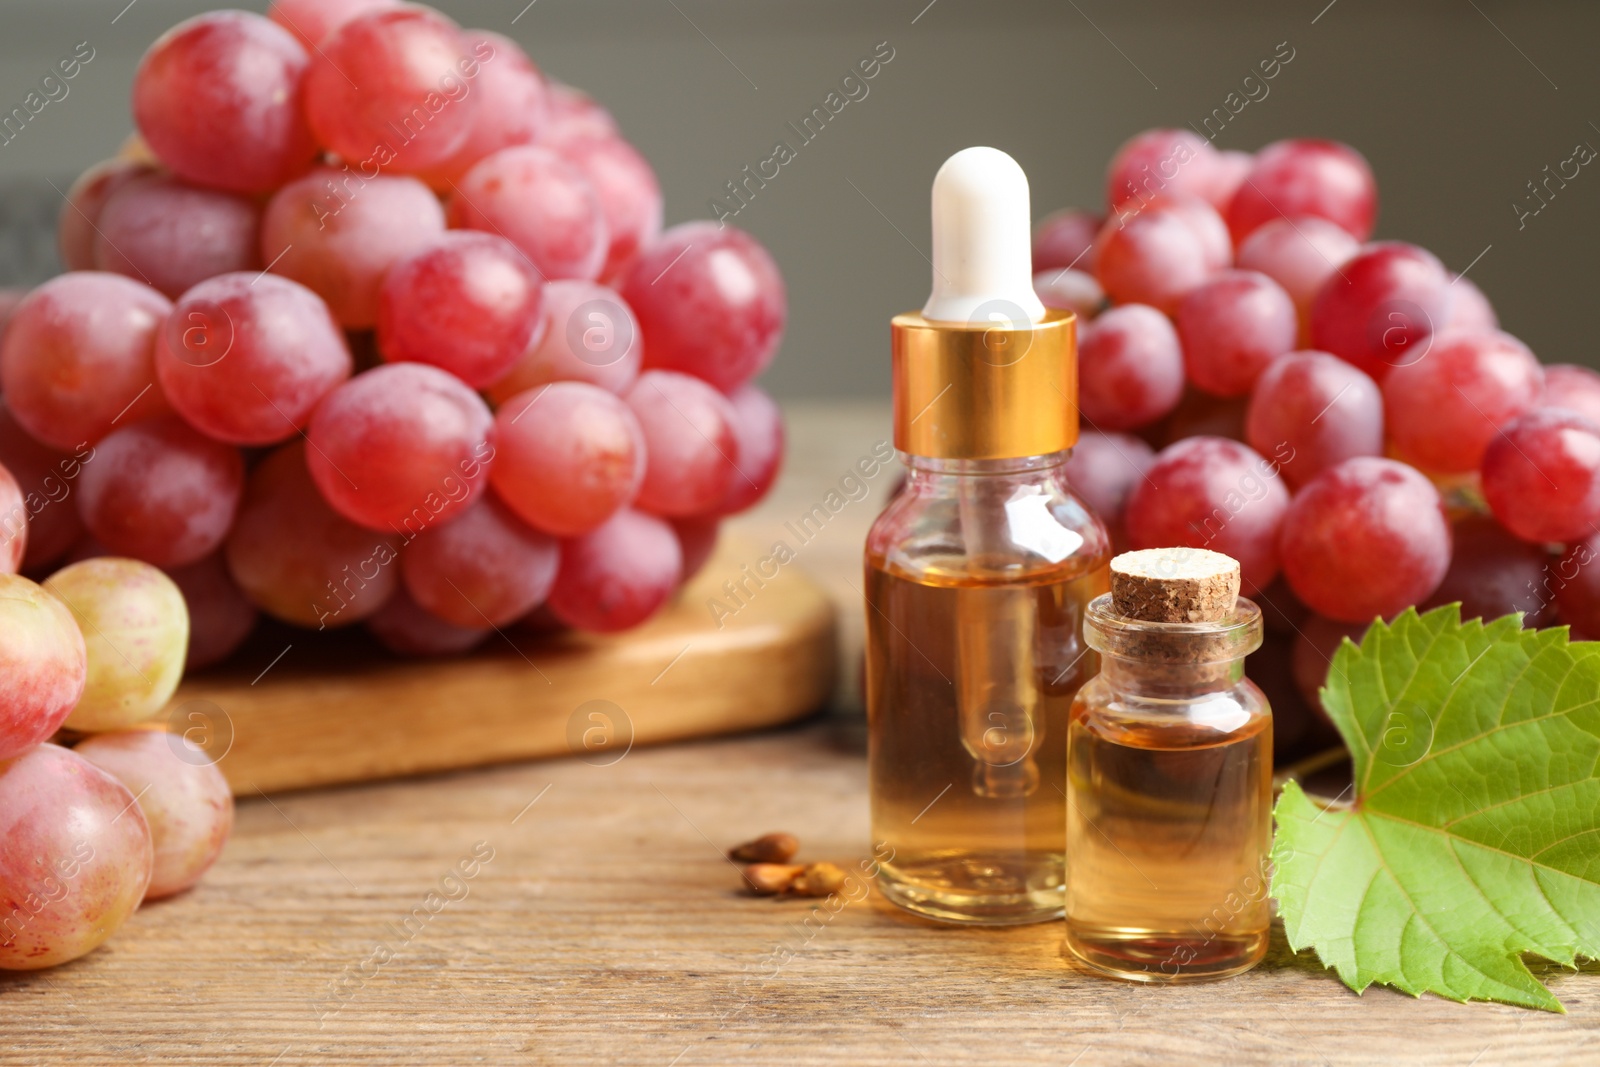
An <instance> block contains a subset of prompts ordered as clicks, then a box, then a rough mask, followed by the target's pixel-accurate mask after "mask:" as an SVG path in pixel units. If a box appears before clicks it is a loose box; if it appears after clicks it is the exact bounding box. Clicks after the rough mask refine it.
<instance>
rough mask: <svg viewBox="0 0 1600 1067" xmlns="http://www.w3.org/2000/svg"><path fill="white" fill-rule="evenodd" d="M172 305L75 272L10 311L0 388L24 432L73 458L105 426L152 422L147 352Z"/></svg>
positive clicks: (154, 407) (142, 288) (158, 395)
mask: <svg viewBox="0 0 1600 1067" xmlns="http://www.w3.org/2000/svg"><path fill="white" fill-rule="evenodd" d="M171 310H172V305H171V303H169V302H168V301H167V298H166V297H164V296H162V295H161V294H160V293H158V292H156V291H155V290H154V289H152V288H150V287H149V286H147V285H145V284H143V283H142V282H136V281H134V280H133V279H131V278H124V277H122V276H120V275H117V274H102V273H100V272H98V271H74V272H73V273H71V274H63V275H61V276H59V277H56V278H52V279H51V280H50V281H48V282H45V283H44V284H43V285H41V286H39V287H38V288H37V289H35V290H33V292H31V293H29V294H28V295H27V297H26V298H24V299H23V301H22V303H21V304H19V305H18V306H17V310H16V312H15V313H14V314H13V315H12V316H11V322H10V323H9V324H8V325H7V326H6V332H5V340H4V342H3V343H0V388H3V389H4V392H5V398H6V404H7V406H8V407H10V409H11V413H12V414H13V415H15V416H16V418H17V421H18V422H19V423H21V424H22V427H23V429H25V430H27V431H28V433H29V434H30V435H31V436H33V437H34V438H35V439H37V440H39V441H42V442H43V443H45V444H47V445H50V446H51V447H54V448H59V449H63V450H65V451H68V452H76V451H78V450H80V448H81V447H83V446H86V445H90V444H93V443H94V442H96V441H98V440H100V438H102V437H104V436H105V435H106V434H108V433H110V432H111V431H112V430H113V429H114V428H116V427H117V426H121V425H127V424H129V423H134V422H138V421H140V420H141V419H147V418H150V417H151V416H153V415H159V414H161V413H162V412H164V411H166V410H167V402H166V399H165V397H164V396H163V395H162V391H161V389H160V388H159V387H158V386H157V385H156V376H155V367H154V363H153V356H152V351H153V349H154V346H155V340H156V334H157V332H158V330H159V328H160V326H161V324H162V322H163V321H164V320H165V319H166V317H167V313H168V312H170V311H171Z"/></svg>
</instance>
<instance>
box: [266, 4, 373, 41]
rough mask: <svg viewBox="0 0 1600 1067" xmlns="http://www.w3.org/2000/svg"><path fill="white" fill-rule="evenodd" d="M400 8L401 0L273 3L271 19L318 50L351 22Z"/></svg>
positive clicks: (270, 8)
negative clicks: (333, 34)
mask: <svg viewBox="0 0 1600 1067" xmlns="http://www.w3.org/2000/svg"><path fill="white" fill-rule="evenodd" d="M399 6H400V0H272V4H271V6H269V7H268V8H267V18H269V19H271V20H272V21H273V22H276V23H277V24H278V25H280V26H282V27H283V28H284V29H286V30H288V31H289V32H290V33H292V34H294V35H295V37H296V38H297V39H298V40H299V41H300V43H301V44H303V45H305V46H306V48H307V49H308V50H310V51H315V50H316V47H317V45H319V44H321V43H322V42H323V41H324V40H326V39H327V38H328V35H329V34H331V33H333V31H334V30H337V29H338V28H339V27H340V26H343V25H344V24H345V23H347V22H349V21H350V20H351V19H354V18H359V17H361V16H362V15H366V14H369V13H371V12H373V11H384V10H389V9H392V8H397V7H399Z"/></svg>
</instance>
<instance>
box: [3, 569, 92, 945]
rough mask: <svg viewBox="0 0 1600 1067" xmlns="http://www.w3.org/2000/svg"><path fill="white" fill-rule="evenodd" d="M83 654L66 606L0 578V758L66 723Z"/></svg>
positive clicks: (20, 581)
mask: <svg viewBox="0 0 1600 1067" xmlns="http://www.w3.org/2000/svg"><path fill="white" fill-rule="evenodd" d="M87 655H88V654H87V652H86V651H85V650H84V644H83V634H82V632H81V631H79V629H78V624H77V622H76V621H74V619H73V617H72V613H71V612H70V611H68V610H67V606H66V605H65V604H63V603H62V602H61V601H60V600H58V599H56V598H55V597H54V596H52V595H50V594H49V593H48V592H46V591H45V590H44V589H42V588H40V587H39V586H37V585H35V584H33V583H32V582H30V581H28V579H26V578H22V577H19V576H18V575H15V574H0V760H7V759H10V758H11V757H13V756H15V755H18V754H19V753H21V752H23V751H24V750H26V749H28V748H31V747H32V746H34V745H37V744H38V743H39V742H41V741H44V740H46V739H48V738H49V737H50V736H51V735H52V734H54V733H55V732H56V731H57V730H59V729H60V728H61V724H62V723H63V722H66V720H67V716H68V715H70V714H71V713H72V709H73V708H74V707H75V706H77V703H78V698H79V697H81V696H82V695H83V686H84V683H85V681H86V680H87V678H88V671H89V661H88V658H87ZM0 921H3V920H0Z"/></svg>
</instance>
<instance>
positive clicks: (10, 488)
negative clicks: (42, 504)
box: [0, 463, 28, 574]
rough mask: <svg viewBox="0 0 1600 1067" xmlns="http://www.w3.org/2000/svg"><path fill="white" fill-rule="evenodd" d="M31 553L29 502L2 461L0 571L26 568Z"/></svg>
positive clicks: (6, 572)
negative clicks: (27, 557)
mask: <svg viewBox="0 0 1600 1067" xmlns="http://www.w3.org/2000/svg"><path fill="white" fill-rule="evenodd" d="M27 554H28V502H27V500H26V498H24V496H23V495H22V486H21V485H20V484H18V482H17V479H16V477H15V476H14V475H13V474H12V473H11V472H10V471H9V470H7V469H6V466H5V464H3V463H0V574H15V573H17V571H19V570H21V569H22V559H23V557H24V556H26V555H27Z"/></svg>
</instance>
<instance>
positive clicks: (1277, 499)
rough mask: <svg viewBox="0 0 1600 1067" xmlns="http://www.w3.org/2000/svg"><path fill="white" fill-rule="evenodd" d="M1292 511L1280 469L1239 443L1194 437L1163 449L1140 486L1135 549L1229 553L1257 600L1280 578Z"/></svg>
mask: <svg viewBox="0 0 1600 1067" xmlns="http://www.w3.org/2000/svg"><path fill="white" fill-rule="evenodd" d="M1288 507H1289V491H1288V490H1287V489H1286V488H1284V485H1283V480H1282V479H1281V478H1279V477H1278V472H1277V468H1276V466H1275V465H1274V464H1272V463H1270V462H1269V461H1267V460H1266V459H1264V458H1262V457H1261V456H1260V455H1258V454H1257V453H1256V452H1254V451H1252V450H1251V449H1250V448H1248V447H1246V446H1245V445H1242V444H1240V443H1239V442H1237V441H1230V440H1227V439H1226V438H1222V437H1190V438H1187V439H1185V440H1182V441H1179V442H1177V443H1176V444H1172V445H1168V446H1167V447H1166V448H1164V449H1162V450H1161V452H1160V454H1159V455H1157V456H1156V460H1155V462H1154V463H1153V464H1151V465H1150V467H1149V469H1148V470H1146V471H1145V474H1144V477H1143V478H1141V479H1140V480H1139V482H1138V483H1137V484H1135V485H1134V487H1133V492H1132V493H1131V494H1129V496H1128V504H1127V510H1126V513H1125V521H1126V523H1127V526H1128V542H1129V544H1131V545H1132V546H1133V547H1134V548H1167V547H1173V546H1186V547H1189V548H1209V549H1211V550H1212V551H1215V552H1223V553H1226V554H1227V555H1230V556H1232V557H1233V558H1234V559H1236V560H1238V561H1239V569H1240V572H1241V576H1242V578H1243V586H1244V588H1245V590H1246V591H1247V593H1253V592H1255V591H1256V590H1258V589H1261V588H1262V587H1264V586H1266V585H1267V584H1268V583H1270V582H1271V581H1272V579H1273V577H1274V576H1275V575H1276V574H1277V573H1278V544H1277V542H1278V528H1279V526H1280V525H1281V524H1282V522H1283V517H1284V512H1285V510H1286V509H1287V508H1288Z"/></svg>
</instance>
